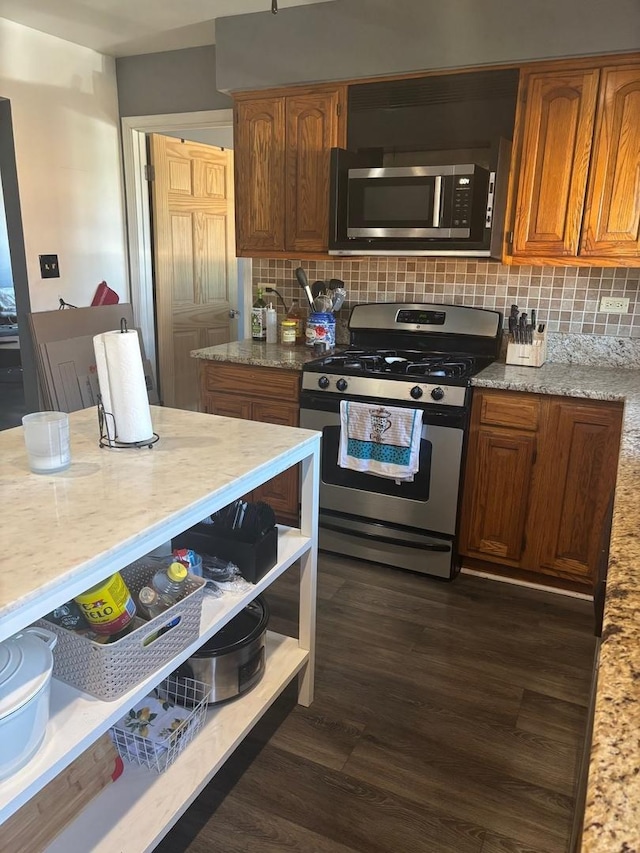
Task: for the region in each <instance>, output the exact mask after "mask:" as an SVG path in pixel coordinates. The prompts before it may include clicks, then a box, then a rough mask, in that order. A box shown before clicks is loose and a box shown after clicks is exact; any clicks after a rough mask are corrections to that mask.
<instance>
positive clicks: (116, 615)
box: [74, 572, 136, 634]
mask: <svg viewBox="0 0 640 853" xmlns="http://www.w3.org/2000/svg"><path fill="white" fill-rule="evenodd" d="M74 601H75V602H76V603H77V604H79V605H80V608H81V610H82V613H83V614H84V618H85V619H86V620H87V622H88V623H89V625H90V626H91V628H92V630H93V631H95V633H96V634H119V633H121V632H122V631H125V632H126V629H128V628H130V627H132V626H131V623H132V621H133V617H134V616H135V615H136V605H135V602H134V600H133V598H132V596H131V593H130V592H129V588H128V586H127V585H126V583H125V582H124V579H123V577H122V575H121V574H120V572H116V573H115V575H111V577H109V578H107V579H106V580H103V581H100V583H98V584H96V585H95V586H92V587H91V589H87V590H85V591H84V592H83V593H82V594H81V595H77V596H76V597H75V598H74Z"/></svg>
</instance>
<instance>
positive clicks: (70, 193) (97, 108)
mask: <svg viewBox="0 0 640 853" xmlns="http://www.w3.org/2000/svg"><path fill="white" fill-rule="evenodd" d="M0 97H4V98H9V100H10V101H11V109H12V114H13V133H14V139H15V147H16V161H17V170H18V183H19V188H20V189H19V191H20V201H21V205H22V221H23V228H24V238H25V249H26V255H27V269H28V277H29V292H30V296H31V310H32V311H46V310H49V309H53V308H57V307H58V298H59V297H60V296H62V297H63V298H64V299H65V300H66V301H67V302H71V303H72V304H74V305H79V306H84V305H89V304H90V302H91V299H92V297H93V294H94V292H95V289H96V287H97V285H98V283H99V282H100V281H102V280H103V279H104V280H106V281H107V283H108V284H109V285H110V287H112V288H113V289H114V290H116V291H117V292H118V293H119V294H120V298H121V301H125V300H126V299H128V280H127V267H126V252H125V230H124V204H123V189H122V176H121V155H120V142H119V119H118V103H117V89H116V76H115V61H114V60H113V59H111V58H109V57H105V56H102V55H101V54H99V53H96V52H95V51H92V50H89V49H87V48H83V47H79V46H78V45H74V44H71V43H70V42H66V41H63V40H62V39H58V38H54V37H53V36H48V35H45V34H44V33H40V32H37V31H36V30H32V29H29V28H28V27H23V26H21V25H19V24H14V23H12V22H10V21H7V20H5V19H3V18H0ZM40 254H58V255H59V261H60V272H61V275H60V278H59V279H45V280H43V279H41V278H40V267H39V262H38V255H40Z"/></svg>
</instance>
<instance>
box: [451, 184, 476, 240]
mask: <svg viewBox="0 0 640 853" xmlns="http://www.w3.org/2000/svg"><path fill="white" fill-rule="evenodd" d="M472 192H473V175H458V176H457V177H456V178H455V183H454V187H453V211H452V217H451V220H452V222H451V224H452V225H454V226H455V225H457V226H462V227H465V226H466V227H469V225H470V224H471V197H472Z"/></svg>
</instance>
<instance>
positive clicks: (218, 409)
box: [205, 394, 251, 421]
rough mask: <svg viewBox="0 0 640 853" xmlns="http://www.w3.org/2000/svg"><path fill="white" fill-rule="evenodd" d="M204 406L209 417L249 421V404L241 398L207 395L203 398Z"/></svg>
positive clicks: (229, 395)
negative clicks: (218, 416)
mask: <svg viewBox="0 0 640 853" xmlns="http://www.w3.org/2000/svg"><path fill="white" fill-rule="evenodd" d="M205 406H206V411H207V412H208V413H209V414H210V415H222V416H223V417H225V418H242V419H243V420H245V421H250V420H251V403H249V402H247V401H246V400H243V399H242V398H241V397H234V396H233V395H231V394H208V395H207V396H206V397H205Z"/></svg>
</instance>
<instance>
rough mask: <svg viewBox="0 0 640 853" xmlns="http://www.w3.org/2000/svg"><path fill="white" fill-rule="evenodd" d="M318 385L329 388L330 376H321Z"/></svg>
mask: <svg viewBox="0 0 640 853" xmlns="http://www.w3.org/2000/svg"><path fill="white" fill-rule="evenodd" d="M318 385H319V387H320V388H328V387H329V377H328V376H321V377H320V379H318Z"/></svg>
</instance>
